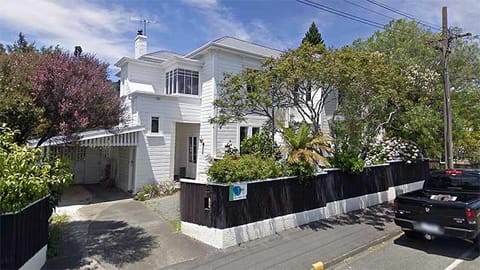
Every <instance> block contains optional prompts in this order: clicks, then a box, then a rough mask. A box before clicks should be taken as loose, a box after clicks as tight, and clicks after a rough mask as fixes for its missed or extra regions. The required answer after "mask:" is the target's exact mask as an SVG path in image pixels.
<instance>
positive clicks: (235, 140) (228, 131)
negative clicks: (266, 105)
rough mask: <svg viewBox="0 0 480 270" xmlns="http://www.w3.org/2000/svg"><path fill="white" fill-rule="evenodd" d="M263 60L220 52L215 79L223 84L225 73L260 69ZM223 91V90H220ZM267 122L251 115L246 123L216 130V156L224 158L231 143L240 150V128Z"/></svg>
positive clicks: (257, 125) (262, 118) (216, 61)
mask: <svg viewBox="0 0 480 270" xmlns="http://www.w3.org/2000/svg"><path fill="white" fill-rule="evenodd" d="M261 64H262V60H261V59H258V58H253V57H248V56H244V55H239V54H233V53H230V52H225V51H219V52H217V54H216V58H215V73H214V75H215V79H216V80H217V82H221V81H222V80H223V78H224V74H225V73H240V72H242V71H243V70H244V69H246V68H252V69H260V68H261ZM218 91H221V89H218ZM266 120H267V118H266V117H261V116H257V115H251V116H248V117H247V118H246V121H245V122H241V123H228V124H226V125H224V126H222V127H221V128H217V129H216V134H215V135H216V153H215V154H216V156H218V157H222V156H223V154H224V153H225V144H227V143H229V142H231V143H232V145H233V146H234V147H236V148H238V149H239V146H240V137H239V127H240V126H248V127H261V126H263V124H264V123H265V121H266Z"/></svg>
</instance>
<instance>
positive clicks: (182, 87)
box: [165, 68, 199, 96]
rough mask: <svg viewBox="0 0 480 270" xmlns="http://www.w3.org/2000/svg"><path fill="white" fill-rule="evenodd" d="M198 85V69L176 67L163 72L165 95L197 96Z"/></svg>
mask: <svg viewBox="0 0 480 270" xmlns="http://www.w3.org/2000/svg"><path fill="white" fill-rule="evenodd" d="M198 85H199V83H198V71H193V70H188V69H181V68H177V69H174V70H171V71H169V72H167V73H166V74H165V90H166V91H165V93H166V94H167V95H173V94H186V95H196V96H198Z"/></svg>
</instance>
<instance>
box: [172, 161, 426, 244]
mask: <svg viewBox="0 0 480 270" xmlns="http://www.w3.org/2000/svg"><path fill="white" fill-rule="evenodd" d="M428 171H429V167H428V162H427V161H419V162H417V163H414V164H406V163H403V162H392V163H390V164H385V165H380V166H378V165H377V166H371V167H367V168H366V169H365V170H364V172H363V173H361V174H349V173H345V172H342V171H340V170H337V169H330V170H326V171H325V172H323V173H320V174H318V175H315V176H312V177H310V178H308V179H303V180H302V181H299V179H297V178H295V177H286V178H278V179H269V180H260V181H248V182H244V183H245V186H246V190H247V192H246V198H245V199H239V200H232V197H231V191H230V189H231V188H230V185H228V184H220V183H198V182H195V181H182V182H181V191H182V192H181V195H180V211H181V219H182V231H183V232H184V233H185V234H188V235H191V236H193V237H195V238H197V239H199V240H201V241H204V242H206V243H208V244H210V245H213V246H216V247H219V248H224V247H228V246H231V245H235V244H238V243H241V242H245V241H248V240H252V239H255V238H259V237H263V236H266V235H270V234H273V233H275V232H278V231H281V230H284V229H288V228H292V227H295V226H299V225H302V224H306V223H309V222H313V221H316V220H320V219H323V218H327V217H329V216H332V215H337V214H342V213H345V212H349V211H353V210H357V209H363V208H365V207H368V206H371V205H374V204H378V203H382V202H385V201H389V200H392V199H394V197H395V196H396V194H398V193H403V192H406V191H409V190H414V189H418V188H421V185H422V183H423V180H425V178H426V177H427V176H428Z"/></svg>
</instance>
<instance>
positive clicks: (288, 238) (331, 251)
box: [167, 204, 399, 270]
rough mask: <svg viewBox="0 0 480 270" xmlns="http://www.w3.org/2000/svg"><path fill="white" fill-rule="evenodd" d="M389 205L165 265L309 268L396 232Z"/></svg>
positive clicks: (231, 267)
mask: <svg viewBox="0 0 480 270" xmlns="http://www.w3.org/2000/svg"><path fill="white" fill-rule="evenodd" d="M392 217H393V212H392V211H391V205H389V204H382V205H378V206H374V207H370V208H368V209H366V210H364V211H356V212H351V213H349V214H346V215H341V216H337V217H333V218H330V219H327V220H322V221H319V222H314V223H311V224H308V225H305V226H302V227H300V228H295V229H291V230H287V231H284V232H281V233H279V234H277V235H274V236H270V237H266V238H263V239H260V240H256V241H251V242H248V243H245V244H242V245H240V246H238V247H232V248H228V249H225V250H223V251H219V252H218V253H217V254H214V255H212V256H210V257H202V258H199V259H195V260H193V261H189V262H185V263H180V264H178V265H174V266H170V267H168V268H167V269H228V270H235V269H239V270H240V269H310V268H311V266H312V264H313V263H315V262H317V261H323V262H324V263H331V262H334V261H336V260H339V259H341V258H343V257H344V256H345V254H348V253H349V252H352V251H354V250H359V249H360V250H361V249H362V248H368V246H369V245H371V244H372V242H374V241H376V240H378V239H381V238H382V237H392V236H393V235H396V234H398V233H399V228H398V227H396V226H395V225H394V224H393V219H392Z"/></svg>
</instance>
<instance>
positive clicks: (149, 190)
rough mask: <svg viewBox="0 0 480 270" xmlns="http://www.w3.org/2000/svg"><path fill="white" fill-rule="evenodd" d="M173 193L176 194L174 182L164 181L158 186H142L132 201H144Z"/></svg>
mask: <svg viewBox="0 0 480 270" xmlns="http://www.w3.org/2000/svg"><path fill="white" fill-rule="evenodd" d="M175 192H177V188H176V187H175V182H173V181H165V182H161V183H158V184H150V185H146V186H144V187H143V188H142V189H141V190H140V191H139V192H138V193H137V194H135V196H134V199H135V200H138V201H145V200H150V199H153V198H156V197H161V196H168V195H172V194H174V193H175Z"/></svg>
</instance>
